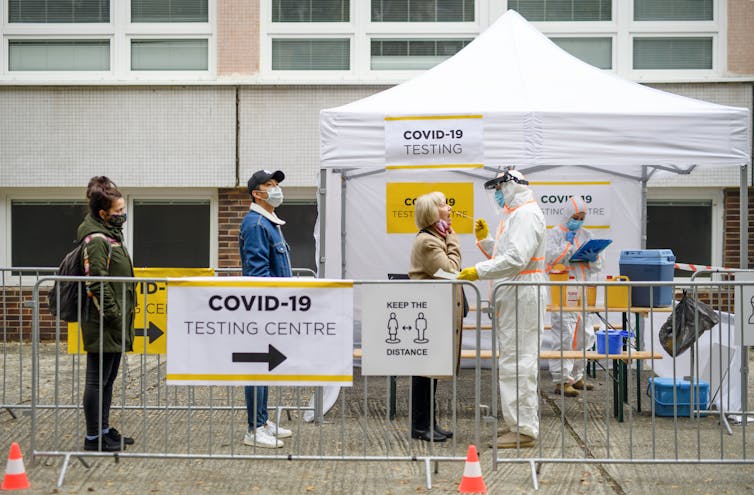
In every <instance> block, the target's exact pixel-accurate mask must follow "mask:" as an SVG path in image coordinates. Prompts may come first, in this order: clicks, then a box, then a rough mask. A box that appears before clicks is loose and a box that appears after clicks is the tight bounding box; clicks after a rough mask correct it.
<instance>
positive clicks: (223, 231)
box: [217, 188, 251, 268]
mask: <svg viewBox="0 0 754 495" xmlns="http://www.w3.org/2000/svg"><path fill="white" fill-rule="evenodd" d="M217 196H218V204H219V218H218V219H217V266H218V268H237V267H239V266H241V257H240V255H239V254H238V227H239V226H240V225H241V220H243V217H244V215H246V213H247V212H248V211H249V205H250V204H251V199H250V197H249V192H248V191H247V190H246V188H234V189H219V190H218V194H217Z"/></svg>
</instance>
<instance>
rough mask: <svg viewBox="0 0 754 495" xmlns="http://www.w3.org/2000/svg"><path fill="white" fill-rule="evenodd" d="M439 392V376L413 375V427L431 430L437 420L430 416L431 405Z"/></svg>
mask: <svg viewBox="0 0 754 495" xmlns="http://www.w3.org/2000/svg"><path fill="white" fill-rule="evenodd" d="M436 393H437V378H434V379H433V378H427V377H426V376H412V377H411V428H413V429H414V430H429V429H430V427H433V426H434V424H435V421H432V420H431V419H432V418H431V417H430V407H431V404H432V402H433V401H434V399H435V394H436ZM436 415H437V406H435V416H436Z"/></svg>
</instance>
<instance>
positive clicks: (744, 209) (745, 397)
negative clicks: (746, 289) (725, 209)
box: [738, 163, 749, 427]
mask: <svg viewBox="0 0 754 495" xmlns="http://www.w3.org/2000/svg"><path fill="white" fill-rule="evenodd" d="M747 168H748V167H747V164H745V163H744V164H743V165H741V186H740V190H739V199H738V208H739V209H738V214H739V217H738V218H739V223H738V229H739V232H738V239H739V245H738V247H739V250H740V251H741V258H740V262H739V267H740V268H743V269H747V268H749V188H748V185H747V179H748V177H747V176H748V173H747ZM739 294H741V295H743V292H739ZM741 304H742V305H743V301H742V302H741ZM740 328H742V329H743V328H744V325H743V323H741V326H740ZM742 350H743V354H742V356H743V357H742V358H741V384H742V387H741V407H742V408H743V410H744V411H748V410H749V387H748V385H749V360H748V359H747V358H748V356H749V346H743V349H742ZM746 421H747V418H746V415H745V414H744V427H745V426H746V423H745V422H746Z"/></svg>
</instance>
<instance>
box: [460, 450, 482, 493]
mask: <svg viewBox="0 0 754 495" xmlns="http://www.w3.org/2000/svg"><path fill="white" fill-rule="evenodd" d="M458 491H459V492H461V493H487V485H485V484H484V480H483V479H482V466H480V465H479V455H478V454H477V451H476V447H474V446H473V445H469V450H468V452H466V466H464V468H463V478H462V479H461V484H460V485H458Z"/></svg>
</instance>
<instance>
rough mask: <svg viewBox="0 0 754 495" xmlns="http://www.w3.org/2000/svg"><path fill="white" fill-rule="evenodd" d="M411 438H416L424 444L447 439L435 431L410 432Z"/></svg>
mask: <svg viewBox="0 0 754 495" xmlns="http://www.w3.org/2000/svg"><path fill="white" fill-rule="evenodd" d="M411 438H418V439H419V440H424V441H425V442H444V441H445V440H447V439H448V437H446V436H445V435H443V434H442V433H440V432H439V431H436V430H414V429H412V430H411Z"/></svg>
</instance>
